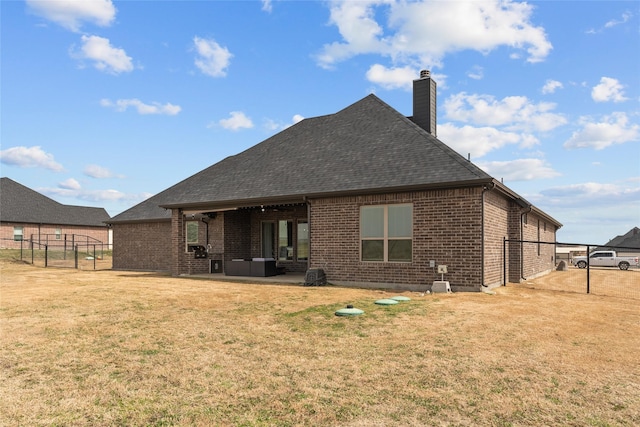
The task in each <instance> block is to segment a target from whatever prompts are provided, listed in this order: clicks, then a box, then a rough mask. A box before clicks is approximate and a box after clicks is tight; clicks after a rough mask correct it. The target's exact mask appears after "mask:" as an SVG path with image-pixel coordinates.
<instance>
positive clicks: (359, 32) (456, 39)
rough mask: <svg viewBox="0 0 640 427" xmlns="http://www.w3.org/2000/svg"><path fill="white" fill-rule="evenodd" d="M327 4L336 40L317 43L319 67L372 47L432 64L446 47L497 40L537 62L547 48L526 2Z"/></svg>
mask: <svg viewBox="0 0 640 427" xmlns="http://www.w3.org/2000/svg"><path fill="white" fill-rule="evenodd" d="M330 5H331V6H330V14H331V15H330V20H329V22H330V24H332V25H335V26H336V27H337V28H338V31H339V32H340V35H341V37H342V41H340V42H334V43H331V44H327V45H325V46H323V48H322V50H321V52H320V53H319V54H318V55H317V60H318V63H319V65H320V66H322V67H325V68H331V67H332V66H333V65H334V64H336V63H338V62H340V61H343V60H345V59H348V58H350V57H352V56H355V55H361V54H372V53H373V54H379V55H384V56H389V57H391V58H392V59H393V60H394V62H403V63H406V64H411V63H414V64H416V63H419V64H425V65H427V66H429V67H432V66H438V65H439V64H440V62H441V60H442V58H443V57H444V56H445V55H446V54H448V53H452V52H456V51H462V50H476V51H479V52H483V53H487V52H489V51H491V50H493V49H495V48H498V47H500V46H510V47H512V48H514V49H517V50H526V52H527V54H528V58H527V61H529V62H539V61H543V60H544V59H545V58H546V56H547V55H548V54H549V52H550V51H551V49H552V46H551V43H550V42H549V41H548V40H547V36H546V34H545V31H544V29H543V28H542V27H536V26H534V25H533V24H532V23H531V22H530V20H531V15H532V12H533V7H532V6H531V5H529V4H527V3H515V2H512V1H509V0H506V1H501V0H491V1H482V2H475V1H467V2H462V1H451V2H444V1H435V2H405V1H400V0H367V1H357V2H354V1H349V0H343V1H333V2H331V3H330ZM383 9H387V10H383ZM379 16H385V17H388V19H387V22H379V21H377V20H376V18H377V17H379Z"/></svg>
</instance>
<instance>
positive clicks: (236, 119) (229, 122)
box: [218, 111, 253, 131]
mask: <svg viewBox="0 0 640 427" xmlns="http://www.w3.org/2000/svg"><path fill="white" fill-rule="evenodd" d="M230 114H231V117H229V118H228V119H222V120H220V121H219V122H218V124H219V125H220V126H222V127H223V128H224V129H228V130H233V131H236V130H240V129H251V128H252V127H253V122H252V121H251V119H250V118H248V117H247V116H245V114H244V113H243V112H242V111H232V112H231V113H230Z"/></svg>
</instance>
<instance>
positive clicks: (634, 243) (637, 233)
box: [597, 227, 640, 250]
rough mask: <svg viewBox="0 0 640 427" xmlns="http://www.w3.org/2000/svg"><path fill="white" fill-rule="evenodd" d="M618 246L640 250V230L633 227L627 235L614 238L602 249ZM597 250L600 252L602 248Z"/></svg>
mask: <svg viewBox="0 0 640 427" xmlns="http://www.w3.org/2000/svg"><path fill="white" fill-rule="evenodd" d="M616 246H623V247H625V248H640V228H638V227H633V228H632V229H631V230H629V231H628V232H627V234H623V235H622V236H616V237H614V238H613V239H611V240H609V241H608V242H607V243H606V244H605V245H604V246H603V247H602V249H605V248H607V247H616ZM597 249H598V250H600V249H601V248H597Z"/></svg>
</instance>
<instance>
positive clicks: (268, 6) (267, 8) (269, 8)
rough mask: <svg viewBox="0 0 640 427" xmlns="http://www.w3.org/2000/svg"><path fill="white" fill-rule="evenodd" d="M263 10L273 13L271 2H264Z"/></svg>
mask: <svg viewBox="0 0 640 427" xmlns="http://www.w3.org/2000/svg"><path fill="white" fill-rule="evenodd" d="M262 10H264V11H265V12H269V13H271V12H272V11H273V4H271V0H262Z"/></svg>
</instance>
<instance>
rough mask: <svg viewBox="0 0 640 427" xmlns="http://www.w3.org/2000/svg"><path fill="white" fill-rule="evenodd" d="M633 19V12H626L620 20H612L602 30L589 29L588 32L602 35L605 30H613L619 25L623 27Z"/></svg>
mask: <svg viewBox="0 0 640 427" xmlns="http://www.w3.org/2000/svg"><path fill="white" fill-rule="evenodd" d="M632 17H633V14H632V13H631V12H624V13H623V14H622V16H621V17H620V19H610V20H609V21H607V22H606V23H605V24H604V26H603V27H602V28H600V29H597V30H596V29H593V28H591V29H589V30H587V31H586V33H587V34H598V33H602V32H603V31H604V30H607V29H609V28H613V27H617V26H618V25H622V24H625V23H626V22H628V21H629V20H630V19H631V18H632Z"/></svg>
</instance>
